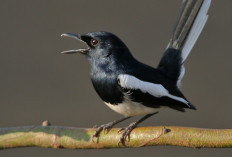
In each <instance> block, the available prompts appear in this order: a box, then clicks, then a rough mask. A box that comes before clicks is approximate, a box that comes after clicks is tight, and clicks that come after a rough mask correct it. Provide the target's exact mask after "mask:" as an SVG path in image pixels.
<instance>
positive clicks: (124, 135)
mask: <svg viewBox="0 0 232 157" xmlns="http://www.w3.org/2000/svg"><path fill="white" fill-rule="evenodd" d="M134 128H136V122H133V123H131V124H130V125H129V126H128V127H126V128H121V129H120V130H118V133H121V132H122V136H121V137H120V139H119V141H118V146H119V145H120V143H121V144H122V145H123V146H125V147H126V139H128V141H130V133H131V131H132V130H133V129H134Z"/></svg>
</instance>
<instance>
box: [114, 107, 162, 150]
mask: <svg viewBox="0 0 232 157" xmlns="http://www.w3.org/2000/svg"><path fill="white" fill-rule="evenodd" d="M156 113H158V112H155V113H152V114H147V115H146V116H144V117H142V118H141V119H139V120H138V121H136V122H132V123H131V124H130V125H129V126H128V127H126V128H121V129H120V130H119V131H118V132H119V133H121V132H122V136H121V138H120V139H119V142H118V145H119V144H120V143H122V145H124V146H126V143H125V142H126V138H128V141H130V133H131V131H132V130H133V129H134V128H136V127H137V126H138V124H140V123H141V122H143V121H144V120H146V119H147V118H149V117H151V116H153V115H154V114H156Z"/></svg>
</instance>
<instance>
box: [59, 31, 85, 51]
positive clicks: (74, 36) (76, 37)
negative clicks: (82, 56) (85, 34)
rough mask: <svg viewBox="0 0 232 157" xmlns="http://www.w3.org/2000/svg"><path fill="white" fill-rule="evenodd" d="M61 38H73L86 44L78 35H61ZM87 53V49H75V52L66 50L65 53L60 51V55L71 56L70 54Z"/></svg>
mask: <svg viewBox="0 0 232 157" xmlns="http://www.w3.org/2000/svg"><path fill="white" fill-rule="evenodd" d="M61 37H70V38H74V39H77V40H79V41H81V42H84V43H85V44H87V43H86V42H85V41H83V40H81V37H80V35H78V34H73V33H63V34H61ZM88 51H89V47H88V48H86V49H76V50H66V51H62V52H61V53H62V54H72V53H87V52H88Z"/></svg>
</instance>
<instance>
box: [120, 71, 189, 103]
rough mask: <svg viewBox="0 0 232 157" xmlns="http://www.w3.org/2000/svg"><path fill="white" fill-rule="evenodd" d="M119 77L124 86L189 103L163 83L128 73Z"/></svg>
mask: <svg viewBox="0 0 232 157" xmlns="http://www.w3.org/2000/svg"><path fill="white" fill-rule="evenodd" d="M118 79H119V84H120V85H121V87H123V88H126V89H139V90H140V91H141V92H143V93H149V94H150V95H152V96H154V97H157V98H160V97H164V96H166V97H169V98H171V99H174V100H177V101H180V102H182V103H185V104H186V105H188V102H187V101H186V100H185V99H183V98H181V97H177V96H174V95H172V94H170V93H169V92H168V90H167V89H165V88H164V87H163V86H162V85H161V84H154V83H150V82H145V81H142V80H139V79H137V78H136V77H134V76H131V75H127V74H123V75H119V76H118ZM189 107H190V106H189Z"/></svg>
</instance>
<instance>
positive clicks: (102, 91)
mask: <svg viewBox="0 0 232 157" xmlns="http://www.w3.org/2000/svg"><path fill="white" fill-rule="evenodd" d="M210 4H211V0H184V1H183V7H182V9H181V13H180V16H179V18H178V21H177V24H176V25H175V28H174V31H173V33H172V36H171V39H170V41H169V43H168V46H167V48H166V50H165V52H164V55H163V57H162V58H161V61H160V63H159V65H158V67H157V68H153V67H151V66H148V65H146V64H143V63H141V62H139V61H138V60H136V59H135V58H134V57H133V56H132V54H131V53H130V50H129V49H128V48H127V46H126V45H125V44H124V43H123V42H122V41H121V40H120V39H119V38H118V37H117V36H115V35H114V34H112V33H108V32H104V31H99V32H91V33H87V34H83V35H77V34H72V33H64V34H62V36H66V37H72V38H75V39H77V40H80V41H82V42H84V43H85V44H86V45H87V48H86V49H77V50H67V51H63V52H62V53H64V54H70V53H77V52H79V53H81V54H84V55H85V56H86V57H87V59H88V60H89V63H90V65H91V80H92V83H93V86H94V88H95V90H96V92H97V93H98V95H99V96H100V97H101V99H102V100H103V101H104V103H105V104H106V105H107V106H108V107H109V108H111V109H112V110H114V111H116V112H117V113H119V114H122V115H123V116H124V117H123V118H122V119H119V120H115V121H113V122H110V123H108V124H105V125H100V126H98V127H97V130H96V132H95V134H94V135H93V137H97V136H98V135H99V133H100V132H101V131H102V130H104V131H108V130H110V129H111V128H112V127H113V126H114V125H115V124H117V123H119V122H121V121H123V120H125V119H128V118H130V117H133V116H138V115H145V116H144V117H142V118H141V119H140V120H139V121H137V122H133V123H131V124H130V125H129V126H128V127H126V128H122V129H121V130H120V131H123V132H122V136H121V138H120V141H119V142H121V143H122V144H124V145H125V141H126V138H127V137H128V138H129V135H130V132H131V131H132V130H133V129H134V128H135V127H136V126H137V125H138V124H139V123H141V122H142V121H143V120H145V119H146V118H148V117H150V116H152V115H154V114H155V113H157V112H158V111H159V110H160V109H161V108H162V107H169V108H171V109H174V110H178V111H181V112H184V111H185V109H186V108H187V109H194V110H195V109H196V108H195V107H194V106H193V105H192V104H191V103H190V102H189V101H188V100H187V99H186V98H185V96H184V95H183V94H182V93H181V91H180V85H181V80H182V78H183V76H184V73H185V68H184V62H185V60H186V58H187V57H188V55H189V53H190V51H191V50H192V48H193V46H194V44H195V43H196V41H197V39H198V37H199V35H200V33H201V32H202V29H203V27H204V26H205V24H206V21H207V19H208V15H207V12H208V9H209V7H210Z"/></svg>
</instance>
